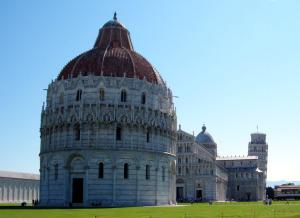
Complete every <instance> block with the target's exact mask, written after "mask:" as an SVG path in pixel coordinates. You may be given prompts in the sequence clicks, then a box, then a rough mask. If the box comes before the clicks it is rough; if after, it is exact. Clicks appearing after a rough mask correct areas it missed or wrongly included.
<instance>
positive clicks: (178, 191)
mask: <svg viewBox="0 0 300 218" xmlns="http://www.w3.org/2000/svg"><path fill="white" fill-rule="evenodd" d="M176 200H178V201H182V200H183V187H176Z"/></svg>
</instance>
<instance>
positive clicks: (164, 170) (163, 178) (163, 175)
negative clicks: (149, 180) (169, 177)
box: [162, 167, 166, 182]
mask: <svg viewBox="0 0 300 218" xmlns="http://www.w3.org/2000/svg"><path fill="white" fill-rule="evenodd" d="M165 180H166V168H165V167H162V181H163V182H164V181H165Z"/></svg>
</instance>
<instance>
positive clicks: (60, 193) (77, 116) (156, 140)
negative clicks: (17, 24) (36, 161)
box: [40, 14, 177, 206]
mask: <svg viewBox="0 0 300 218" xmlns="http://www.w3.org/2000/svg"><path fill="white" fill-rule="evenodd" d="M176 125H177V124H176V113H175V110H174V105H173V101H172V92H171V90H170V89H168V88H167V86H166V84H165V82H164V81H163V79H162V78H161V76H160V74H159V73H158V72H157V71H156V70H155V68H154V67H153V66H152V65H151V64H150V63H149V62H148V61H147V60H146V59H145V58H144V57H143V56H141V55H140V54H138V53H137V52H135V51H134V49H133V45H132V42H131V39H130V34H129V31H128V30H127V29H126V28H125V27H124V26H123V25H122V24H121V23H120V22H119V21H118V20H117V18H116V14H115V16H114V19H113V20H111V21H109V22H107V23H106V24H104V26H103V27H102V28H101V29H100V31H99V35H98V37H97V39H96V42H95V45H94V47H93V48H92V49H91V50H88V51H86V52H84V53H82V54H80V55H78V56H77V57H75V58H74V59H72V60H71V61H70V62H69V63H67V65H66V66H65V67H64V68H63V70H62V71H61V72H60V74H59V75H58V77H57V79H56V80H55V81H53V82H51V83H50V84H49V86H48V90H47V103H46V106H43V110H42V114H41V129H40V132H41V151H40V174H41V180H40V204H41V205H45V206H69V205H73V206H74V205H78V206H100V205H101V206H130V205H162V204H175V203H176V200H175V189H176V188H175V180H176V172H175V169H176V166H175V165H176V162H175V160H176V156H175V154H176Z"/></svg>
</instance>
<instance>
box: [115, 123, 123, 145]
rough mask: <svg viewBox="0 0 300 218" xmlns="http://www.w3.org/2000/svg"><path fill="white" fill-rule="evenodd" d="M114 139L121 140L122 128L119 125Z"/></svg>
mask: <svg viewBox="0 0 300 218" xmlns="http://www.w3.org/2000/svg"><path fill="white" fill-rule="evenodd" d="M116 140H117V141H121V140H122V128H121V127H120V126H118V127H117V129H116Z"/></svg>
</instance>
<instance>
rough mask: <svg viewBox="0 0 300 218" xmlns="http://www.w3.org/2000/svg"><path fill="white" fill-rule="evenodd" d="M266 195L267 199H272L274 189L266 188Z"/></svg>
mask: <svg viewBox="0 0 300 218" xmlns="http://www.w3.org/2000/svg"><path fill="white" fill-rule="evenodd" d="M266 194H267V196H268V198H271V199H274V189H273V188H272V187H267V188H266Z"/></svg>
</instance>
